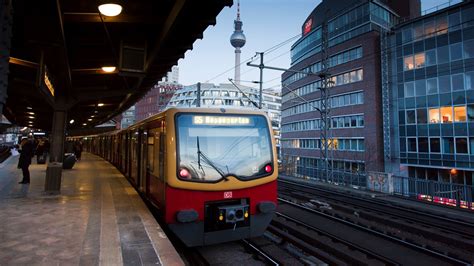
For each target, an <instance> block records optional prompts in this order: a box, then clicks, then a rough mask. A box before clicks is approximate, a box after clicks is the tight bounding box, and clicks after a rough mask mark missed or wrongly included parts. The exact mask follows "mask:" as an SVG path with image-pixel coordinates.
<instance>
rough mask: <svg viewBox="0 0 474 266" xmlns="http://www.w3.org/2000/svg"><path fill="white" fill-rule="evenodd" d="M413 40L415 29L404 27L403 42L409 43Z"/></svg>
mask: <svg viewBox="0 0 474 266" xmlns="http://www.w3.org/2000/svg"><path fill="white" fill-rule="evenodd" d="M412 40H413V31H412V28H408V29H404V30H403V31H402V42H403V43H408V42H410V41H412Z"/></svg>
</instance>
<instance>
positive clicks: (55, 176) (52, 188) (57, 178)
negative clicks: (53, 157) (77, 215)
mask: <svg viewBox="0 0 474 266" xmlns="http://www.w3.org/2000/svg"><path fill="white" fill-rule="evenodd" d="M62 168H63V166H62V163H57V162H53V163H48V167H47V168H46V182H45V183H44V190H45V191H46V192H59V191H60V190H61V171H62Z"/></svg>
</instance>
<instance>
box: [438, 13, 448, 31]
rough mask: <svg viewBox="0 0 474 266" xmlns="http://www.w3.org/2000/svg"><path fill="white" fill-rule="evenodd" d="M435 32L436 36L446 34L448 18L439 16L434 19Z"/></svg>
mask: <svg viewBox="0 0 474 266" xmlns="http://www.w3.org/2000/svg"><path fill="white" fill-rule="evenodd" d="M436 32H437V34H438V35H441V34H445V33H447V32H448V18H447V17H446V15H441V16H438V17H437V18H436Z"/></svg>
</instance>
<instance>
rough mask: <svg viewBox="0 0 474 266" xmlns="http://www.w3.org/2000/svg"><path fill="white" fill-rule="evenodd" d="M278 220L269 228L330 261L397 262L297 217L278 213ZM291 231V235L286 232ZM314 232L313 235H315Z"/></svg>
mask: <svg viewBox="0 0 474 266" xmlns="http://www.w3.org/2000/svg"><path fill="white" fill-rule="evenodd" d="M276 214H277V217H279V218H278V219H275V220H274V221H273V223H272V225H270V228H269V231H270V232H272V233H274V234H276V235H279V236H280V237H282V238H284V239H285V240H286V241H290V242H291V243H292V244H293V245H295V246H297V247H299V248H300V249H302V250H304V251H305V252H306V253H307V254H309V255H311V256H314V257H317V258H319V259H320V260H322V261H324V262H325V263H329V264H337V265H342V264H348V265H351V264H371V265H382V264H384V265H396V264H397V262H396V261H393V260H391V259H389V258H387V257H384V256H380V255H378V254H376V253H374V252H373V251H371V250H368V249H366V248H364V247H362V246H359V245H356V244H353V243H351V242H349V241H346V240H344V239H342V238H340V237H338V236H336V235H334V234H331V233H329V232H325V231H324V230H320V229H319V228H317V227H315V226H311V225H309V224H306V223H304V222H301V221H299V220H297V219H294V218H291V217H290V216H288V215H285V214H283V213H281V212H277V213H276ZM289 234H291V235H289ZM315 234H316V235H315Z"/></svg>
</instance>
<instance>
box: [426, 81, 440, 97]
mask: <svg viewBox="0 0 474 266" xmlns="http://www.w3.org/2000/svg"><path fill="white" fill-rule="evenodd" d="M426 87H427V89H428V94H437V93H438V79H437V78H431V79H427V80H426Z"/></svg>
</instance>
